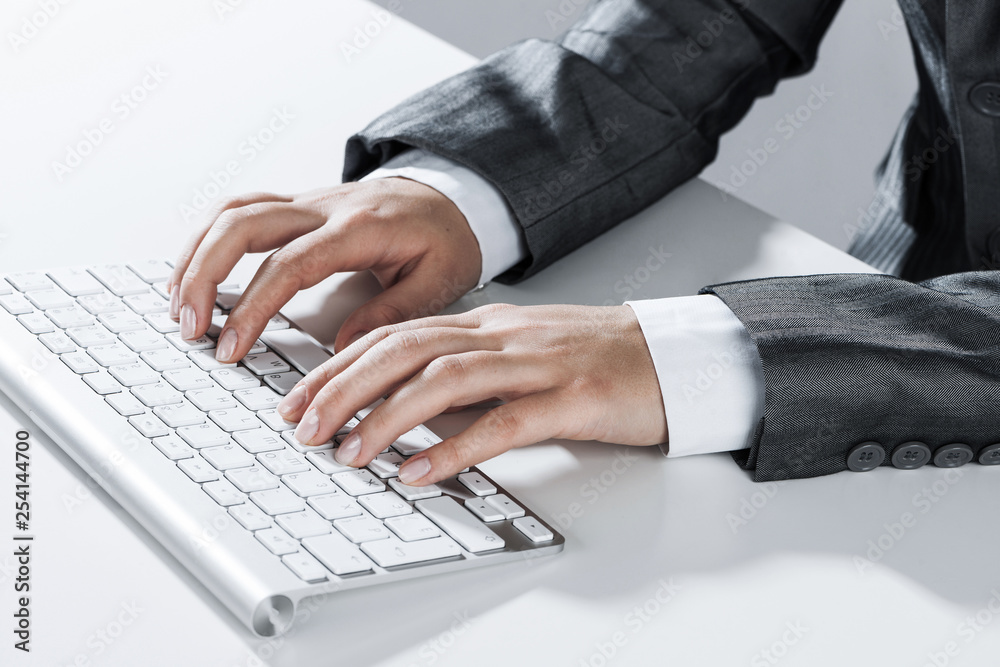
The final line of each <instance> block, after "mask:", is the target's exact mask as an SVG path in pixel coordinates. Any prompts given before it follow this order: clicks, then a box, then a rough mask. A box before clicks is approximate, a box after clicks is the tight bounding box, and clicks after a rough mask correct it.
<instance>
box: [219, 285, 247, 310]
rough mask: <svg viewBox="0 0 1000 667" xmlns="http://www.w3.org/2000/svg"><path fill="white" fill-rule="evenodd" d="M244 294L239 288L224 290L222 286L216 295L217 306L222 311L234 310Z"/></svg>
mask: <svg viewBox="0 0 1000 667" xmlns="http://www.w3.org/2000/svg"><path fill="white" fill-rule="evenodd" d="M242 294H243V290H241V289H240V288H238V287H236V288H232V289H223V288H222V286H221V285H220V286H219V288H218V290H217V291H216V293H215V305H216V306H218V307H219V309H220V310H232V309H233V308H234V307H235V306H236V302H237V301H239V300H240V296H241V295H242Z"/></svg>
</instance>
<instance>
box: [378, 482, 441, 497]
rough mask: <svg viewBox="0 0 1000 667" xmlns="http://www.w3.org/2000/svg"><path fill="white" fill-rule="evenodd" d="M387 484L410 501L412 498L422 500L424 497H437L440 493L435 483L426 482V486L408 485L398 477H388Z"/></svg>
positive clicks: (439, 488)
mask: <svg viewBox="0 0 1000 667" xmlns="http://www.w3.org/2000/svg"><path fill="white" fill-rule="evenodd" d="M389 486H391V487H392V490H393V491H395V492H396V493H398V494H399V495H401V496H403V497H404V498H406V499H407V500H409V501H410V502H413V501H414V500H423V499H424V498H437V497H438V496H440V495H441V487H439V486H438V485H437V484H428V485H427V486H410V485H409V484H403V483H402V482H400V481H399V480H398V479H395V478H393V479H390V480H389Z"/></svg>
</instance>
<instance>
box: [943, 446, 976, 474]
mask: <svg viewBox="0 0 1000 667" xmlns="http://www.w3.org/2000/svg"><path fill="white" fill-rule="evenodd" d="M975 457H976V455H975V454H974V453H973V451H972V447H969V446H968V445H963V444H962V443H960V442H956V443H952V444H950V445H942V446H940V447H938V448H937V451H935V452H934V465H936V466H937V467H938V468H957V467H958V466H964V465H965V464H966V463H968V462H969V461H971V460H972V459H974V458H975Z"/></svg>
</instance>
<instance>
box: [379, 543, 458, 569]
mask: <svg viewBox="0 0 1000 667" xmlns="http://www.w3.org/2000/svg"><path fill="white" fill-rule="evenodd" d="M361 550H362V551H364V552H365V553H366V554H368V555H369V556H370V557H371V559H372V560H374V561H375V562H376V563H378V564H379V565H381V566H382V567H396V566H398V565H409V564H411V563H423V562H426V561H431V560H439V559H441V558H454V557H456V556H461V555H462V550H461V549H460V548H459V547H458V545H457V544H455V541H454V540H452V539H449V538H447V537H432V538H430V539H427V540H420V541H419V542H403V541H402V540H400V539H397V538H395V537H390V538H389V539H387V540H379V541H378V542H366V543H364V544H362V545H361Z"/></svg>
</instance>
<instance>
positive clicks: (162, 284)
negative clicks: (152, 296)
mask: <svg viewBox="0 0 1000 667" xmlns="http://www.w3.org/2000/svg"><path fill="white" fill-rule="evenodd" d="M152 285H153V291H154V292H156V293H157V294H159V295H160V296H162V297H163V298H164V299H167V300H168V301H169V300H170V292H168V291H167V281H166V280H160V281H157V282H155V283H152Z"/></svg>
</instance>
